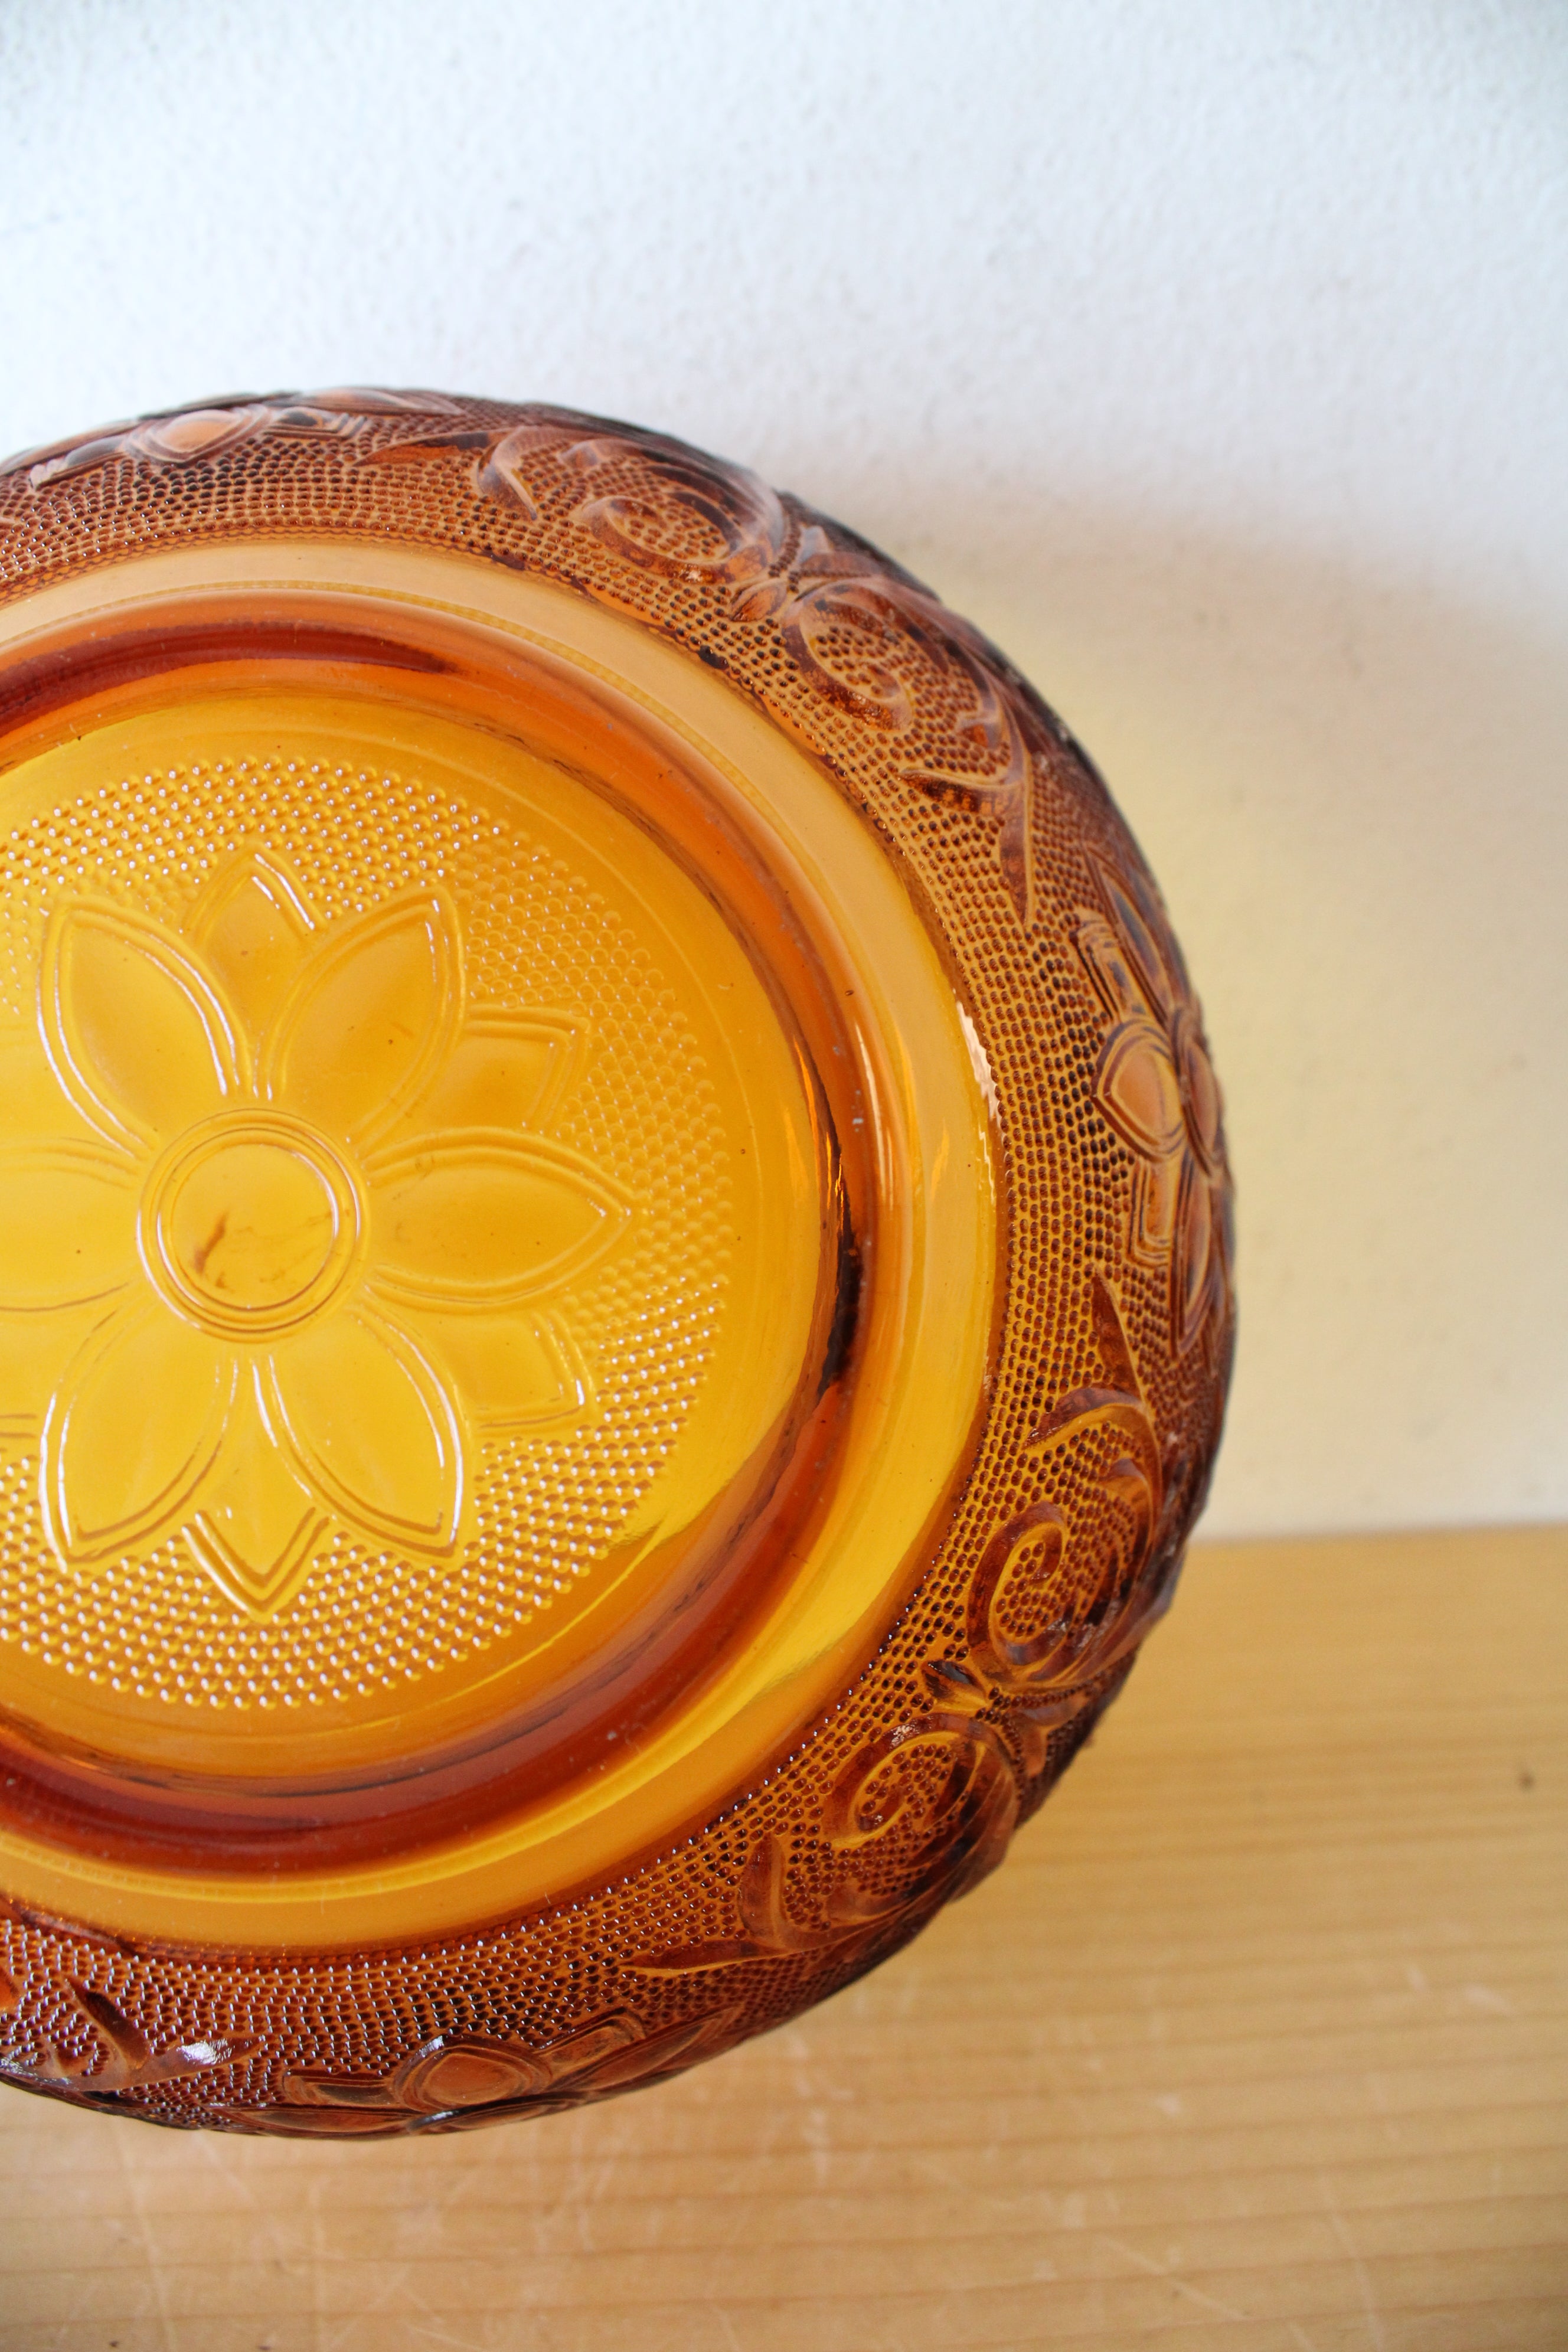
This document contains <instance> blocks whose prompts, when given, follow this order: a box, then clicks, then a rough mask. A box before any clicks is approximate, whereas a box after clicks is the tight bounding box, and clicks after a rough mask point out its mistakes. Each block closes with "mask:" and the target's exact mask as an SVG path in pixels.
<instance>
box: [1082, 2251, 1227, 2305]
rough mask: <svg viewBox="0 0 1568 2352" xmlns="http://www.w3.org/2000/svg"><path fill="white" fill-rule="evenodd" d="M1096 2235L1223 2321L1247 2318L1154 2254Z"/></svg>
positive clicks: (1141, 2268)
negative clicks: (1158, 2259) (1215, 2312)
mask: <svg viewBox="0 0 1568 2352" xmlns="http://www.w3.org/2000/svg"><path fill="white" fill-rule="evenodd" d="M1095 2235H1096V2242H1097V2243H1098V2244H1100V2245H1102V2246H1110V2247H1112V2248H1114V2250H1115V2252H1117V2253H1119V2254H1124V2255H1125V2256H1126V2258H1127V2260H1128V2261H1129V2262H1130V2263H1137V2265H1138V2267H1139V2269H1140V2270H1142V2271H1147V2272H1148V2273H1149V2275H1150V2277H1151V2278H1161V2279H1168V2280H1169V2282H1170V2284H1171V2285H1172V2286H1173V2288H1174V2289H1175V2292H1176V2293H1177V2294H1184V2295H1185V2296H1186V2297H1187V2298H1188V2300H1189V2302H1192V2303H1195V2304H1198V2305H1201V2307H1202V2308H1203V2309H1204V2310H1205V2311H1217V2312H1218V2314H1219V2315H1220V2317H1221V2318H1222V2319H1245V2318H1246V2317H1247V2313H1246V2312H1245V2311H1237V2308H1236V2306H1235V2305H1234V2304H1229V2303H1221V2302H1220V2300H1219V2298H1218V2296H1217V2295H1213V2294H1205V2293H1204V2291H1203V2289H1202V2287H1201V2286H1193V2285H1192V2284H1189V2282H1188V2281H1187V2280H1186V2279H1184V2278H1181V2277H1179V2276H1178V2274H1177V2273H1175V2272H1174V2271H1173V2270H1172V2268H1171V2267H1170V2265H1169V2263H1157V2262H1156V2261H1155V2260H1154V2257H1153V2255H1152V2254H1145V2253H1141V2252H1139V2250H1138V2248H1137V2247H1136V2246H1130V2245H1128V2244H1127V2243H1126V2242H1125V2241H1124V2240H1122V2239H1121V2238H1112V2237H1108V2236H1107V2234H1106V2232H1105V2231H1103V2230H1100V2231H1096V2233H1095Z"/></svg>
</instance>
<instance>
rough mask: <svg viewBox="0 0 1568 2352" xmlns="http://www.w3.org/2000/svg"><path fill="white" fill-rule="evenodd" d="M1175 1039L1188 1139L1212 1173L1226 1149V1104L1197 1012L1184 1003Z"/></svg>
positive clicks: (1174, 1034) (1176, 1025)
mask: <svg viewBox="0 0 1568 2352" xmlns="http://www.w3.org/2000/svg"><path fill="white" fill-rule="evenodd" d="M1173 1042H1174V1046H1175V1055H1176V1066H1177V1067H1178V1069H1179V1070H1180V1072H1181V1076H1182V1099H1183V1101H1184V1104H1185V1106H1186V1114H1187V1136H1188V1139H1189V1141H1190V1142H1191V1144H1192V1147H1193V1150H1194V1152H1195V1153H1196V1155H1197V1159H1198V1163H1199V1165H1200V1166H1201V1167H1202V1168H1203V1169H1204V1171H1205V1173H1206V1174H1209V1175H1212V1174H1213V1173H1214V1171H1215V1169H1216V1168H1217V1167H1218V1165H1219V1162H1220V1158H1221V1156H1222V1153H1223V1150H1224V1146H1223V1144H1222V1143H1221V1141H1220V1123H1221V1118H1222V1116H1223V1106H1222V1103H1221V1100H1220V1091H1219V1080H1218V1079H1217V1078H1216V1077H1215V1074H1214V1064H1213V1063H1212V1062H1211V1061H1210V1060H1209V1056H1208V1047H1207V1045H1206V1044H1205V1039H1204V1034H1203V1031H1202V1029H1201V1028H1200V1026H1199V1024H1198V1020H1197V1015H1196V1013H1194V1012H1189V1011H1188V1010H1187V1008H1186V1007H1185V1006H1184V1007H1183V1009H1182V1011H1181V1012H1180V1013H1178V1014H1177V1015H1176V1023H1175V1029H1174V1033H1173Z"/></svg>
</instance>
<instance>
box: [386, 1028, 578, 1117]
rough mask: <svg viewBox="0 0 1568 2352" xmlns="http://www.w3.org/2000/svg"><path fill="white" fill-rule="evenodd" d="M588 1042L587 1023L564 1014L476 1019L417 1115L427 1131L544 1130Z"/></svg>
mask: <svg viewBox="0 0 1568 2352" xmlns="http://www.w3.org/2000/svg"><path fill="white" fill-rule="evenodd" d="M582 1043H583V1039H582V1033H581V1030H580V1028H579V1024H577V1023H576V1022H574V1021H573V1020H571V1019H570V1018H569V1017H568V1015H567V1014H565V1013H526V1014H517V1015H513V1014H510V1013H474V1014H470V1016H469V1018H468V1020H467V1021H466V1022H465V1023H464V1024H463V1033H462V1035H461V1036H460V1037H459V1038H458V1042H457V1044H456V1045H454V1046H453V1048H452V1052H451V1055H450V1057H449V1059H448V1060H447V1066H446V1067H445V1068H444V1069H443V1070H442V1071H440V1072H439V1074H438V1075H437V1077H436V1078H435V1079H434V1081H433V1082H432V1084H431V1085H430V1086H429V1087H426V1091H425V1092H424V1094H423V1095H421V1097H419V1100H418V1102H417V1103H416V1106H415V1108H414V1112H413V1116H414V1117H415V1118H416V1119H417V1120H418V1122H419V1125H420V1127H421V1128H422V1129H426V1128H428V1129H435V1128H443V1127H504V1128H519V1127H543V1126H545V1125H546V1124H547V1122H548V1121H549V1119H550V1118H551V1115H552V1112H553V1111H554V1109H555V1107H556V1105H557V1103H559V1101H560V1100H561V1097H562V1096H563V1094H564V1093H565V1091H566V1089H567V1087H568V1086H569V1085H570V1083H571V1080H572V1076H573V1073H574V1069H575V1068H576V1066H577V1064H578V1061H579V1059H580V1054H581V1047H582Z"/></svg>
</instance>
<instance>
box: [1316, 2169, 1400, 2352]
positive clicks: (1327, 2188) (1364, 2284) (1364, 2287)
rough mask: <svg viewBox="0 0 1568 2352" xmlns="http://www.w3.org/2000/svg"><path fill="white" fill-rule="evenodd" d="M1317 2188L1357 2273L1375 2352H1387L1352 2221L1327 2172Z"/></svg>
mask: <svg viewBox="0 0 1568 2352" xmlns="http://www.w3.org/2000/svg"><path fill="white" fill-rule="evenodd" d="M1318 2189H1319V2191H1320V2193H1321V2197H1322V2200H1323V2210H1324V2211H1325V2212H1326V2213H1327V2215H1328V2217H1329V2227H1330V2228H1331V2230H1332V2231H1333V2233H1334V2235H1335V2237H1336V2238H1337V2239H1338V2240H1339V2242H1340V2244H1341V2245H1342V2247H1343V2248H1344V2251H1345V2254H1346V2257H1347V2259H1348V2260H1349V2263H1350V2265H1351V2268H1352V2271H1353V2272H1354V2273H1355V2283H1356V2287H1357V2290H1358V2291H1359V2293H1360V2295H1361V2302H1362V2309H1363V2312H1364V2313H1365V2314H1366V2332H1367V2338H1368V2341H1369V2342H1370V2344H1371V2346H1372V2352H1384V2333H1383V2321H1382V2320H1381V2318H1380V2317H1379V2316H1378V2310H1377V2298H1376V2296H1375V2295H1374V2294H1373V2291H1372V2277H1371V2273H1369V2272H1368V2270H1367V2266H1366V2264H1365V2263H1363V2260H1362V2258H1361V2252H1360V2249H1359V2248H1358V2247H1357V2245H1356V2242H1355V2240H1354V2239H1353V2238H1352V2235H1351V2231H1350V2224H1349V2222H1348V2221H1346V2220H1345V2217H1344V2215H1343V2214H1342V2212H1341V2210H1340V2208H1339V2200H1338V2199H1337V2198H1336V2197H1335V2195H1334V2192H1333V2186H1332V2184H1331V2181H1330V2179H1329V2176H1328V2174H1327V2173H1326V2172H1320V2173H1319V2175H1318Z"/></svg>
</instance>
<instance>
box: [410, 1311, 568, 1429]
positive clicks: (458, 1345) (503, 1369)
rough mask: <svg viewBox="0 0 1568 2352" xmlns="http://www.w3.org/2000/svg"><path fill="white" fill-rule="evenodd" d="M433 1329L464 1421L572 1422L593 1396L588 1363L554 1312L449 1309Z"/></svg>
mask: <svg viewBox="0 0 1568 2352" xmlns="http://www.w3.org/2000/svg"><path fill="white" fill-rule="evenodd" d="M433 1319H434V1318H433ZM437 1328H438V1329H439V1334H440V1339H439V1345H440V1351H441V1360H442V1362H443V1363H444V1364H445V1366H446V1367H447V1370H448V1371H449V1372H450V1373H451V1375H452V1382H453V1386H454V1387H455V1388H456V1390H457V1391H458V1395H459V1396H460V1397H461V1398H462V1400H463V1403H464V1406H465V1408H466V1410H467V1412H468V1415H469V1417H470V1419H472V1420H474V1421H476V1422H480V1423H483V1424H484V1426H485V1427H486V1428H487V1429H531V1428H536V1427H539V1426H540V1425H542V1423H547V1422H552V1421H571V1420H575V1419H576V1418H577V1417H578V1415H579V1414H581V1413H583V1412H586V1411H587V1410H588V1408H589V1407H590V1406H591V1405H592V1403H593V1402H594V1383H593V1380H592V1378H591V1376H590V1374H589V1371H588V1368H587V1365H586V1364H585V1363H584V1360H583V1356H582V1352H581V1350H580V1349H579V1348H578V1346H577V1343H576V1341H575V1340H574V1339H573V1337H572V1334H571V1331H570V1330H569V1329H568V1328H567V1326H566V1323H565V1322H564V1320H563V1318H562V1317H561V1316H559V1315H552V1314H551V1313H549V1312H548V1311H545V1312H542V1313H541V1312H539V1311H537V1310H536V1311H534V1312H533V1313H530V1312H529V1310H528V1309H527V1308H526V1307H524V1308H514V1309H513V1310H512V1311H511V1313H510V1314H506V1315H447V1316H442V1317H441V1318H439V1322H438V1327H437Z"/></svg>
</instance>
